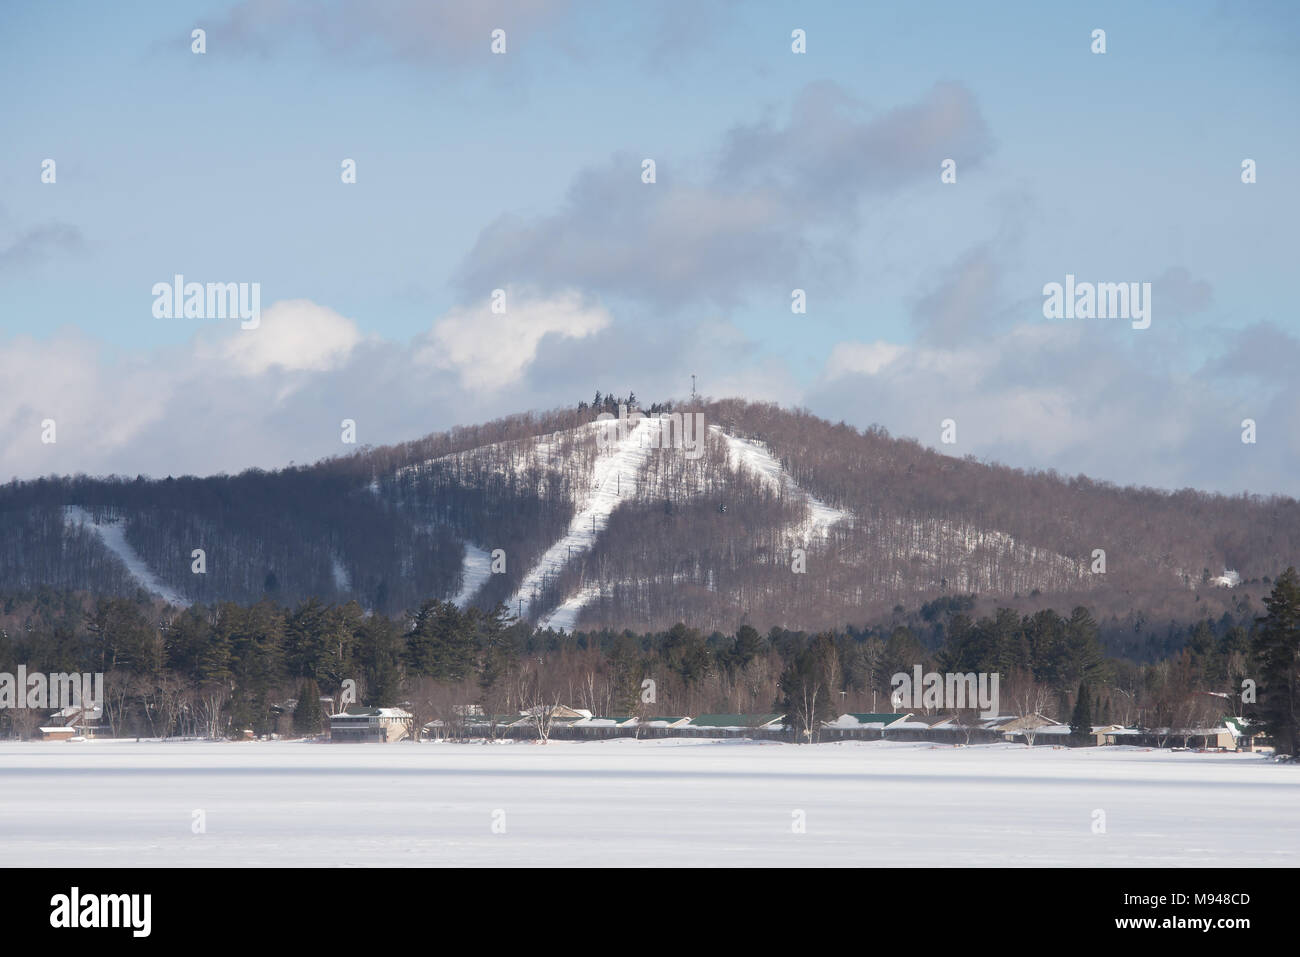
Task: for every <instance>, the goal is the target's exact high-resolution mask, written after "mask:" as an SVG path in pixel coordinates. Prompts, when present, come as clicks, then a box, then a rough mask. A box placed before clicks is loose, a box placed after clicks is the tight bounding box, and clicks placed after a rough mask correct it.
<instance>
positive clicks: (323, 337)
mask: <svg viewBox="0 0 1300 957" xmlns="http://www.w3.org/2000/svg"><path fill="white" fill-rule="evenodd" d="M360 341H361V332H360V330H359V329H357V326H356V324H355V323H354V322H353V321H352V320H351V319H347V318H345V317H343V316H340V315H339V314H338V313H337V312H335V311H334V310H333V309H329V308H327V307H325V306H318V305H317V304H316V303H314V302H312V301H311V300H309V299H287V300H283V301H281V302H277V303H274V304H273V305H272V306H270V308H268V309H266V310H265V311H264V312H263V313H262V318H261V323H260V324H259V325H258V326H257V327H256V328H253V329H241V328H239V327H238V325H237V324H235V325H234V326H233V328H232V329H231V330H230V331H228V332H226V333H225V334H224V335H222V336H221V337H220V338H219V339H216V340H212V339H200V340H199V344H198V347H197V349H196V354H197V356H198V357H199V358H201V359H207V360H215V361H219V362H229V363H230V364H231V366H232V367H233V368H234V369H235V370H237V371H238V372H240V373H242V374H244V375H250V376H256V375H262V374H263V373H265V372H267V371H268V370H270V369H271V368H273V367H279V368H280V369H282V370H284V371H287V372H294V371H300V370H311V371H315V372H322V371H325V370H327V369H332V368H335V367H336V366H338V365H339V364H340V363H342V362H343V361H344V360H346V359H347V357H348V355H349V354H350V353H351V352H352V350H353V348H354V347H355V346H356V345H357V344H358V343H359V342H360Z"/></svg>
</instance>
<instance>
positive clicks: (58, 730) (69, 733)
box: [40, 725, 77, 741]
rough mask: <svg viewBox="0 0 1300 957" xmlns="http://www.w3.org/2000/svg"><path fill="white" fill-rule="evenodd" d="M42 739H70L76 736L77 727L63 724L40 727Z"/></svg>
mask: <svg viewBox="0 0 1300 957" xmlns="http://www.w3.org/2000/svg"><path fill="white" fill-rule="evenodd" d="M40 731H41V740H42V741H71V740H72V739H73V738H74V737H77V729H76V728H73V727H68V726H65V725H58V726H55V727H47V728H41V729H40Z"/></svg>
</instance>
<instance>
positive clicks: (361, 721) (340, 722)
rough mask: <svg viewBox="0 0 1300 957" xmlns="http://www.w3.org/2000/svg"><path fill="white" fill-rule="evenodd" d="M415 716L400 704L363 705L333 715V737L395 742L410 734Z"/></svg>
mask: <svg viewBox="0 0 1300 957" xmlns="http://www.w3.org/2000/svg"><path fill="white" fill-rule="evenodd" d="M413 718H414V716H413V715H412V714H411V712H409V711H404V710H402V709H401V708H360V709H355V710H352V709H350V710H348V711H344V712H341V713H340V714H332V715H330V740H331V741H337V742H339V743H357V742H366V741H373V742H378V743H381V744H392V743H394V742H396V741H406V740H407V739H409V738H410V737H411V733H412V722H413Z"/></svg>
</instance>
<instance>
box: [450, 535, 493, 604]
mask: <svg viewBox="0 0 1300 957" xmlns="http://www.w3.org/2000/svg"><path fill="white" fill-rule="evenodd" d="M464 545H465V560H464V563H463V564H462V565H461V585H460V593H459V594H457V595H456V597H455V598H453V599H452V601H454V602H455V603H456V605H457V606H458V607H460V608H464V607H465V606H466V605H468V604H469V603H470V600H471V599H472V598H473V597H474V596H475V595H476V594H477V593H478V590H479V589H480V588H482V587H483V585H484V584H485V583H486V582H487V580H488V578H490V577H491V576H492V555H491V553H490V552H486V551H484V550H483V549H481V548H479V547H478V546H477V545H471V544H470V543H469V542H465V543H464Z"/></svg>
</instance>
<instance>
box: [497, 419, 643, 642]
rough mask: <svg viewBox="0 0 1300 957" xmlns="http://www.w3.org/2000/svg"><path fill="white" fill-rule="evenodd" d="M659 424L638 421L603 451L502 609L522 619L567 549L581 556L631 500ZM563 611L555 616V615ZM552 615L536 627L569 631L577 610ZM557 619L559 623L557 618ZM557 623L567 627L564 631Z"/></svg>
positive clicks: (560, 565) (563, 560)
mask: <svg viewBox="0 0 1300 957" xmlns="http://www.w3.org/2000/svg"><path fill="white" fill-rule="evenodd" d="M662 427H663V422H662V420H660V419H649V418H647V419H641V420H639V421H637V422H636V423H635V424H634V425H633V426H632V427H631V428H629V429H628V430H627V435H626V436H624V437H622V438H620V439H618V440H617V441H614V442H612V443H611V444H610V446H609V448H608V449H607V450H605V451H604V452H602V454H601V455H600V456H598V457H597V459H596V464H595V466H594V467H593V468H592V474H591V486H590V488H589V489H588V490H587V493H586V495H585V496H584V497H583V500H582V501H581V502H580V503H579V507H578V509H577V512H576V513H575V514H574V516H573V520H572V521H571V522H569V530H568V532H567V533H565V534H564V535H562V536H561V537H560V538H559V540H558V541H556V542H555V543H554V544H553V545H551V547H550V548H548V549H547V550H546V552H545V553H544V554H543V555H542V557H541V558H540V559H539V560H538V562H537V564H535V565H534V566H533V567H532V569H531V570H530V571H529V572H528V574H527V575H526V576H525V577H524V579H523V581H522V582H521V583H520V586H519V588H518V590H517V591H516V592H515V593H514V595H512V596H511V598H510V601H509V602H507V605H508V606H509V607H511V608H516V609H517V608H519V607H520V606H519V602H520V599H522V600H523V608H524V614H525V615H527V614H528V610H529V608H530V606H531V603H532V599H533V592H534V591H539V592H540V590H541V588H542V583H543V582H544V581H545V579H546V577H547V576H548V575H553V574H555V573H557V572H559V571H560V569H562V568H563V567H564V566H565V565H566V564H567V563H568V561H569V554H570V549H572V550H573V551H582V550H585V549H588V548H591V546H592V545H593V544H595V542H596V538H597V537H598V536H599V534H600V529H601V528H603V527H604V525H606V524H608V522H609V516H610V515H611V514H612V513H613V511H614V509H616V508H617V507H618V506H619V504H620V503H621V502H622V501H623V499H624V498H627V499H631V498H632V495H633V493H634V491H635V489H636V477H637V475H638V473H640V471H641V469H642V467H643V466H644V465H645V463H646V461H647V460H648V458H649V456H650V454H651V452H653V451H654V448H655V444H656V441H657V439H658V435H657V434H656V432H657V430H660V429H662ZM566 606H568V610H567V611H565V612H564V614H563V615H560V611H561V609H564V608H565V607H566ZM566 606H561V609H557V611H556V613H555V614H553V615H552V616H550V617H548V618H547V619H545V620H544V621H542V622H539V624H540V625H541V626H542V627H546V626H548V625H549V626H551V627H554V628H561V627H567V628H568V629H569V630H572V628H573V623H574V622H576V620H577V615H578V612H579V611H581V606H576V607H575V606H572V605H571V604H570V603H567V602H566ZM557 615H558V616H559V618H557ZM562 622H568V624H567V625H565V624H562Z"/></svg>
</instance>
